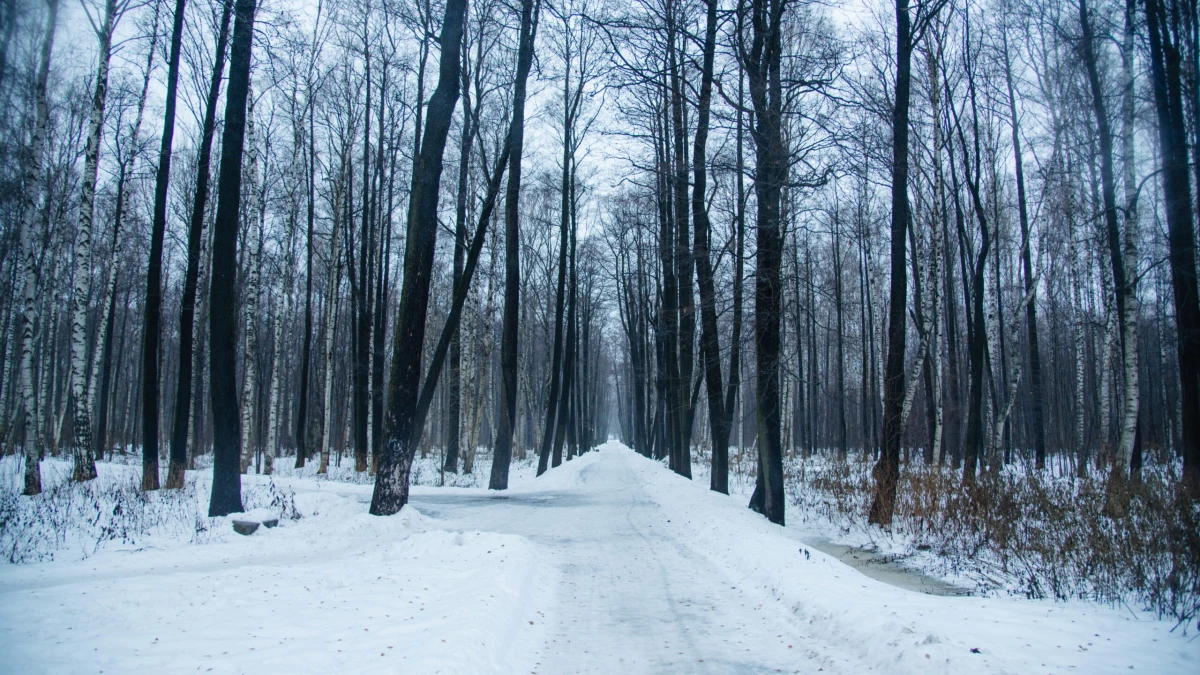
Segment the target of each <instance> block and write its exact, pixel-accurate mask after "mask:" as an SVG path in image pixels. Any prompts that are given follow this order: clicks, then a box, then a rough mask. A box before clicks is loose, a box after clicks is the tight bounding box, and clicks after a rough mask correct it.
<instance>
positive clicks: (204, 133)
mask: <svg viewBox="0 0 1200 675" xmlns="http://www.w3.org/2000/svg"><path fill="white" fill-rule="evenodd" d="M186 1H187V0H176V9H175V12H176V24H177V25H179V27H180V30H182V22H183V7H184V3H185V2H186ZM223 5H224V6H223V8H222V10H221V25H220V29H219V32H218V34H217V51H216V53H215V54H214V56H213V69H212V77H211V78H210V79H209V84H208V96H207V97H206V98H205V102H204V121H203V122H202V123H201V126H200V153H199V157H198V158H197V160H196V191H195V193H194V197H193V199H192V213H191V221H190V222H189V224H188V239H187V269H186V270H185V271H184V278H183V300H182V301H181V302H180V308H179V374H178V377H177V380H176V389H175V421H174V426H173V428H172V430H171V461H170V464H169V468H168V470H167V485H166V487H167V488H181V487H183V478H184V467H185V466H186V464H187V457H188V451H187V450H188V448H187V446H188V415H186V414H181V412H182V411H188V410H190V409H191V403H192V401H191V398H192V377H193V371H192V366H193V364H192V361H193V359H192V356H193V351H194V345H195V334H196V328H195V324H196V293H197V290H198V288H199V275H200V248H201V245H202V242H203V239H204V213H205V209H206V208H207V206H208V189H209V174H210V172H211V165H212V139H213V133H214V131H215V129H216V118H217V99H218V97H219V95H220V92H221V79H222V77H223V74H224V72H225V46H226V44H227V43H228V41H229V18H230V15H231V14H232V10H233V0H224V3H223ZM177 35H178V33H176V34H175V35H174V36H173V37H172V39H173V40H175V39H176V37H177ZM172 49H175V47H172ZM194 441H195V439H193V442H194Z"/></svg>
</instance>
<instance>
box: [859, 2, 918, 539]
mask: <svg viewBox="0 0 1200 675" xmlns="http://www.w3.org/2000/svg"><path fill="white" fill-rule="evenodd" d="M909 30H910V27H909V16H908V0H896V99H895V108H894V110H893V111H892V225H891V236H892V241H891V289H890V293H889V298H888V351H887V365H886V366H885V371H884V375H883V379H884V410H883V448H882V452H881V453H880V455H879V461H878V462H877V463H876V464H875V468H874V470H873V473H874V474H875V495H874V499H873V501H872V502H871V513H870V516H869V522H871V523H876V524H879V525H891V523H892V514H893V513H894V512H895V509H896V484H897V482H898V481H899V479H900V443H901V437H902V435H903V432H904V428H903V414H902V409H903V404H904V347H905V345H904V342H905V333H906V319H907V312H906V309H907V307H908V277H907V269H906V266H905V261H906V260H905V248H906V247H905V235H906V233H907V231H908V219H909V213H908V107H909V97H910V84H911V81H912V47H913V45H912V37H911V36H910V34H909ZM915 253H916V252H915V251H914V255H915Z"/></svg>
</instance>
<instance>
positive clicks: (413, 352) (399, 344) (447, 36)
mask: <svg viewBox="0 0 1200 675" xmlns="http://www.w3.org/2000/svg"><path fill="white" fill-rule="evenodd" d="M465 11H466V0H447V2H446V10H445V16H444V18H443V20H442V30H441V35H440V40H439V41H440V44H441V57H440V58H441V64H440V73H439V77H438V85H437V89H436V90H435V91H434V92H433V96H432V97H431V98H430V101H429V122H428V123H427V124H426V125H425V129H424V134H423V140H422V142H421V153H420V155H418V157H417V159H416V162H415V165H414V167H413V172H412V189H411V191H410V198H409V211H408V232H407V246H406V249H405V252H404V286H403V289H402V290H401V293H400V309H399V315H398V317H397V320H396V331H395V338H394V341H393V348H392V373H391V378H390V382H389V384H388V410H387V419H386V429H385V432H384V447H383V456H382V458H381V459H380V461H379V473H378V474H376V476H375V491H374V494H373V495H372V498H371V509H370V512H371V513H372V514H373V515H391V514H394V513H396V512H398V511H399V510H400V509H401V508H402V507H403V506H404V505H405V504H406V503H408V483H409V473H410V471H411V469H412V459H413V451H414V450H415V448H414V447H413V445H412V444H411V441H412V437H413V434H414V431H415V430H414V428H413V422H414V419H413V418H414V414H415V412H416V410H415V408H416V405H415V404H416V401H417V394H418V386H419V385H420V374H421V351H422V346H423V345H424V343H425V314H426V308H427V307H428V304H429V283H430V276H431V275H432V271H433V253H434V246H435V244H436V242H437V228H438V222H437V211H438V203H437V202H438V188H439V186H440V184H441V177H442V154H443V151H444V150H445V148H446V136H447V134H448V133H449V131H450V122H451V118H452V116H453V113H454V106H455V104H456V103H457V100H458V79H459V67H460V64H459V61H460V58H461V54H460V49H461V44H462V35H463V15H464V14H465Z"/></svg>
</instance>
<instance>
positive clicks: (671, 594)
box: [412, 451, 840, 674]
mask: <svg viewBox="0 0 1200 675" xmlns="http://www.w3.org/2000/svg"><path fill="white" fill-rule="evenodd" d="M577 461H583V462H586V465H585V466H584V467H583V468H582V470H581V471H580V472H579V476H578V479H577V480H578V482H577V483H576V485H575V486H573V487H572V488H571V489H568V490H561V491H538V492H518V493H515V494H510V495H506V494H495V495H478V496H469V497H468V496H460V495H442V494H423V495H418V496H416V497H414V499H413V501H412V503H413V505H414V506H416V507H417V509H418V510H420V511H421V512H422V513H424V514H425V515H428V516H431V517H433V518H436V519H438V520H440V521H442V524H444V525H446V526H449V527H454V528H461V529H464V530H482V531H493V532H502V533H508V534H515V535H520V536H522V537H525V538H527V539H529V540H530V541H532V542H533V543H534V544H535V545H536V547H537V550H538V552H539V553H540V554H542V555H543V556H544V560H545V562H547V563H549V564H551V565H552V566H553V567H554V568H556V569H557V570H558V578H557V580H555V584H556V586H557V588H555V589H554V591H555V593H554V594H555V597H556V599H557V602H556V606H555V608H554V610H553V613H552V615H551V624H550V626H549V627H548V629H547V632H546V637H545V640H544V642H543V644H542V645H541V646H540V647H538V649H537V653H536V660H535V665H536V672H538V673H552V674H555V673H562V674H566V673H602V674H611V673H627V674H636V673H775V672H784V673H792V672H801V673H807V672H817V671H818V669H821V668H823V669H824V672H838V670H840V669H838V668H831V666H833V665H834V664H833V663H832V661H831V660H830V659H827V658H824V657H822V656H820V655H819V654H818V653H817V652H815V651H813V650H812V648H813V644H812V642H813V641H812V640H811V639H810V637H809V636H808V635H806V633H805V632H804V631H803V629H802V628H801V627H800V626H799V625H798V624H797V622H795V621H794V620H793V619H792V617H791V616H790V615H789V614H788V613H787V612H786V611H784V609H783V607H782V606H781V605H779V604H778V603H776V602H774V601H773V600H772V599H770V598H769V597H763V596H765V594H763V593H757V592H753V591H751V590H750V589H745V588H738V587H737V582H736V581H734V580H731V579H730V578H728V577H727V576H726V575H725V574H724V573H723V572H722V571H721V570H719V569H717V568H716V567H715V566H714V565H713V564H712V563H711V562H710V561H709V560H707V559H706V558H704V557H701V556H700V555H698V554H697V553H696V552H695V551H693V550H692V549H691V548H689V547H688V546H687V545H686V544H685V543H683V542H682V541H680V539H679V538H678V535H677V534H676V532H677V530H676V529H675V528H672V527H670V523H669V522H667V520H668V516H667V515H665V514H664V513H663V511H662V509H661V508H660V507H659V506H658V505H657V503H656V502H655V501H654V500H652V499H651V498H650V496H649V495H648V494H647V492H646V487H645V485H644V484H643V483H642V482H641V480H640V479H639V476H638V473H637V472H636V471H635V470H634V469H633V468H632V467H631V466H630V463H631V462H634V461H637V460H636V457H635V456H634V455H633V453H631V452H628V451H607V452H603V453H600V454H598V455H585V456H584V457H583V458H582V459H581V460H577Z"/></svg>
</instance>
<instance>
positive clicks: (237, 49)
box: [147, 0, 255, 517]
mask: <svg viewBox="0 0 1200 675" xmlns="http://www.w3.org/2000/svg"><path fill="white" fill-rule="evenodd" d="M254 12H255V2H254V0H237V5H236V6H235V8H234V15H235V21H234V25H233V43H232V45H231V49H230V55H229V85H228V89H227V91H226V93H225V132H224V134H223V135H222V137H221V172H220V175H219V176H218V178H217V217H216V220H215V222H214V224H213V244H212V246H213V254H212V256H213V258H212V285H211V293H210V296H209V297H210V299H209V309H208V313H209V324H208V325H209V334H210V336H211V340H212V346H211V354H210V356H211V358H210V360H209V382H210V395H211V396H212V403H211V405H212V420H213V484H212V499H211V500H210V502H209V506H208V515H209V516H210V517H216V516H224V515H227V514H230V513H235V512H237V511H241V510H242V473H241V453H242V430H241V420H240V419H239V417H240V416H239V415H238V391H237V234H238V212H239V208H240V206H241V191H242V149H243V146H244V143H245V140H246V98H247V95H248V93H249V88H250V48H251V43H252V41H253V38H254ZM147 381H148V382H149V380H147Z"/></svg>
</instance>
